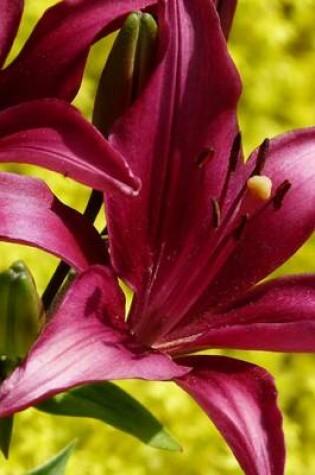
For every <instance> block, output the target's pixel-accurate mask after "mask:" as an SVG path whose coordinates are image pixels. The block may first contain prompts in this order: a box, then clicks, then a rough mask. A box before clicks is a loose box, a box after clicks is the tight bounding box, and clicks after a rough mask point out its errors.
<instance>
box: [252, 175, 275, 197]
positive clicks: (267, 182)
mask: <svg viewBox="0 0 315 475" xmlns="http://www.w3.org/2000/svg"><path fill="white" fill-rule="evenodd" d="M246 185H247V189H248V191H249V193H250V194H251V196H253V197H254V198H256V199H258V200H260V201H268V200H269V198H270V196H271V190H272V181H271V179H270V178H269V177H268V176H265V175H254V176H252V177H250V178H249V179H248V180H247V182H246Z"/></svg>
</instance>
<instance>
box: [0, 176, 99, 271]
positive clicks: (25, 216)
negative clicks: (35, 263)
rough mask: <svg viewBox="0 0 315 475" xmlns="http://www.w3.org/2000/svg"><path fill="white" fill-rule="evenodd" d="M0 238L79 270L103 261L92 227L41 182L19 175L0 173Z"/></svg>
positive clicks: (96, 235)
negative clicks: (59, 260)
mask: <svg viewBox="0 0 315 475" xmlns="http://www.w3.org/2000/svg"><path fill="white" fill-rule="evenodd" d="M0 239H1V240H2V241H11V242H18V243H22V244H27V245H30V246H35V247H38V248H40V249H44V250H45V251H48V252H50V253H52V254H55V255H56V256H58V257H60V258H62V259H64V260H65V261H66V262H68V263H69V264H70V265H71V266H73V267H75V268H77V269H81V270H82V269H85V268H86V267H88V266H89V265H90V264H93V263H106V262H107V253H106V250H105V246H104V243H103V241H102V239H101V237H100V236H99V234H98V233H97V231H96V230H95V228H94V227H93V226H92V225H91V224H90V223H89V222H88V221H86V220H85V219H84V218H83V216H82V215H81V214H80V213H77V212H76V211H74V210H73V209H71V208H69V207H68V206H65V205H64V204H62V203H61V202H60V201H58V199H57V198H56V197H55V196H54V195H53V194H52V193H51V191H50V190H49V188H48V187H47V186H46V185H45V183H44V182H41V181H40V180H36V179H34V178H29V177H24V176H21V175H14V174H10V173H0Z"/></svg>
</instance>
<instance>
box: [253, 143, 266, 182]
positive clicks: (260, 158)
mask: <svg viewBox="0 0 315 475" xmlns="http://www.w3.org/2000/svg"><path fill="white" fill-rule="evenodd" d="M269 145H270V140H269V139H265V140H264V141H263V142H262V144H261V145H260V147H259V149H258V153H257V158H256V165H255V168H254V170H253V172H252V175H251V176H254V175H260V174H261V172H262V170H263V168H264V166H265V163H266V160H267V156H268V152H269Z"/></svg>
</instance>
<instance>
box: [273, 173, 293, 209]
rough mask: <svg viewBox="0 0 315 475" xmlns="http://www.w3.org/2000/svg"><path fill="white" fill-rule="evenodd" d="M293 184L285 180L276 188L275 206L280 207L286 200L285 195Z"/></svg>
mask: <svg viewBox="0 0 315 475" xmlns="http://www.w3.org/2000/svg"><path fill="white" fill-rule="evenodd" d="M291 186H292V184H291V183H290V182H289V180H284V181H283V182H282V183H281V185H279V186H278V188H277V189H276V193H275V196H274V197H273V200H272V202H273V206H274V208H275V209H280V208H281V206H282V203H283V200H284V197H285V195H286V194H287V193H288V191H289V189H290V188H291Z"/></svg>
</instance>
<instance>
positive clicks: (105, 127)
mask: <svg viewBox="0 0 315 475" xmlns="http://www.w3.org/2000/svg"><path fill="white" fill-rule="evenodd" d="M156 44H157V24H156V22H155V20H154V18H153V17H152V16H151V15H149V14H148V13H141V12H134V13H131V14H130V15H129V16H128V17H127V19H126V21H125V23H124V25H123V27H122V28H121V30H120V32H119V33H118V35H117V38H116V41H115V42H114V45H113V47H112V49H111V51H110V53H109V56H108V60H107V63H106V65H105V68H104V70H103V72H102V75H101V78H100V81H99V85H98V90H97V93H96V98H95V104H94V112H93V124H94V125H96V127H98V129H99V130H100V131H101V132H102V133H103V135H105V136H106V135H108V133H109V129H110V127H111V126H112V125H113V123H114V122H115V120H116V119H118V118H119V117H120V116H121V115H123V114H124V112H125V111H126V110H127V108H128V107H129V106H130V104H131V103H132V102H133V101H134V100H135V99H136V98H137V97H138V96H139V94H140V92H141V90H142V89H143V86H144V85H145V83H146V81H147V79H148V77H149V75H150V73H151V71H152V68H153V66H154V61H155V56H156Z"/></svg>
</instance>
